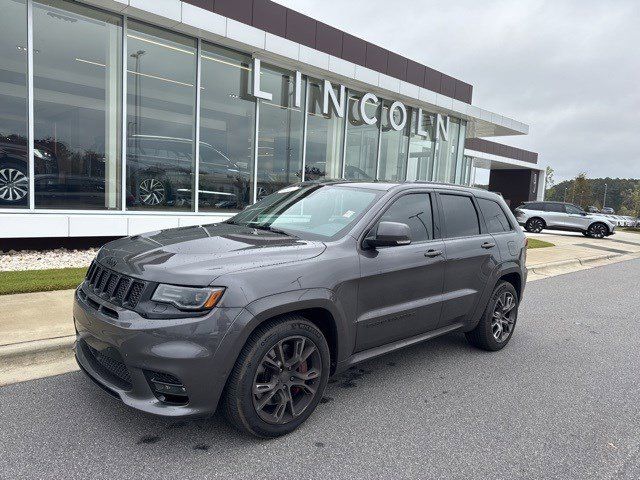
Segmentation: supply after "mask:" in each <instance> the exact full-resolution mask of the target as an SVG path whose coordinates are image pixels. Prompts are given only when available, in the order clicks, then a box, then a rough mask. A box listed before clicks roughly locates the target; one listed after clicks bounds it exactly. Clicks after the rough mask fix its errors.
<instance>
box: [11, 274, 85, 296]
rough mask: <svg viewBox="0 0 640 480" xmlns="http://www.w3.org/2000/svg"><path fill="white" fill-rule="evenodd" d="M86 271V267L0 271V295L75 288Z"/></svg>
mask: <svg viewBox="0 0 640 480" xmlns="http://www.w3.org/2000/svg"><path fill="white" fill-rule="evenodd" d="M86 273H87V269H86V268H55V269H51V270H23V271H18V272H0V295H9V294H12V293H29V292H49V291H52V290H66V289H69V288H75V287H77V286H78V285H80V283H82V280H83V278H84V276H85V274H86Z"/></svg>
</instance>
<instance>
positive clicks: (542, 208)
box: [518, 202, 544, 210]
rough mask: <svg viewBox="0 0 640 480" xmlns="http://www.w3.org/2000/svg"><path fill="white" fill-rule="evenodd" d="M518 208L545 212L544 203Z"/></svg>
mask: <svg viewBox="0 0 640 480" xmlns="http://www.w3.org/2000/svg"><path fill="white" fill-rule="evenodd" d="M518 208H521V209H524V210H544V206H543V204H542V203H537V202H536V203H523V204H522V205H520V206H519V207H518Z"/></svg>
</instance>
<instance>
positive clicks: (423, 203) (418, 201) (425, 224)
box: [373, 193, 433, 243]
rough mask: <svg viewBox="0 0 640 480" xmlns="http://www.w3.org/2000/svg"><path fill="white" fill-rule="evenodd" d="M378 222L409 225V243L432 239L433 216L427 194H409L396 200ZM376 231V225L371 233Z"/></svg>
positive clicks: (429, 198)
mask: <svg viewBox="0 0 640 480" xmlns="http://www.w3.org/2000/svg"><path fill="white" fill-rule="evenodd" d="M380 222H398V223H405V224H407V225H409V228H410V229H411V242H412V243H415V242H424V241H427V240H431V239H433V214H432V211H431V197H430V195H429V194H428V193H409V194H407V195H403V196H402V197H400V198H398V199H397V200H396V201H395V202H393V204H392V205H391V206H390V207H389V208H388V209H387V211H386V212H385V213H384V214H383V215H382V217H381V218H380V220H379V221H378V224H380ZM377 230H378V225H376V226H375V228H374V230H373V231H377Z"/></svg>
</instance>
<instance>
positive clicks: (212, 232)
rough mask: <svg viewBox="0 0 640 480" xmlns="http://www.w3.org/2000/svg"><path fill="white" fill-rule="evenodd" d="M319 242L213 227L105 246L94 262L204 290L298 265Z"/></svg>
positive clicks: (222, 225) (322, 246)
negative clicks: (232, 276)
mask: <svg viewBox="0 0 640 480" xmlns="http://www.w3.org/2000/svg"><path fill="white" fill-rule="evenodd" d="M325 248H326V246H325V244H324V243H322V242H314V241H306V240H301V239H299V238H296V237H291V236H287V235H284V234H279V233H273V232H269V231H265V230H258V229H255V228H250V227H243V226H238V225H229V224H226V223H217V224H212V225H204V226H199V225H198V226H192V227H182V228H175V229H170V230H162V231H157V232H149V233H145V234H142V235H134V236H132V237H126V238H122V239H119V240H115V241H113V242H110V243H108V244H106V245H105V246H104V247H102V249H100V252H98V256H97V260H98V261H99V262H100V263H101V264H102V265H104V266H105V267H107V268H110V269H112V270H114V271H116V272H118V273H122V274H125V275H130V276H132V277H136V278H140V279H143V280H149V281H154V282H161V283H171V284H175V285H193V286H205V285H209V284H211V282H213V281H214V280H215V279H216V278H218V277H219V276H220V275H223V274H227V273H231V272H235V271H239V270H248V269H252V268H260V267H266V266H271V265H278V264H284V263H291V262H299V261H302V260H306V259H309V258H313V257H316V256H318V255H320V254H321V253H322V252H323V251H324V250H325Z"/></svg>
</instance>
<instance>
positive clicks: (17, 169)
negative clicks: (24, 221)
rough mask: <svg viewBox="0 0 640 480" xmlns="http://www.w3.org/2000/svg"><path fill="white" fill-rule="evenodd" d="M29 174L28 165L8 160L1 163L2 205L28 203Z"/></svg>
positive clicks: (0, 201) (0, 197) (0, 202)
mask: <svg viewBox="0 0 640 480" xmlns="http://www.w3.org/2000/svg"><path fill="white" fill-rule="evenodd" d="M28 198H29V175H28V172H27V169H26V166H25V165H23V164H21V163H17V162H13V161H8V162H4V163H2V164H0V207H7V206H9V207H13V206H16V205H26V204H27V201H28Z"/></svg>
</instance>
